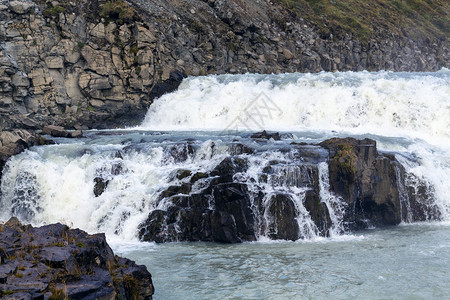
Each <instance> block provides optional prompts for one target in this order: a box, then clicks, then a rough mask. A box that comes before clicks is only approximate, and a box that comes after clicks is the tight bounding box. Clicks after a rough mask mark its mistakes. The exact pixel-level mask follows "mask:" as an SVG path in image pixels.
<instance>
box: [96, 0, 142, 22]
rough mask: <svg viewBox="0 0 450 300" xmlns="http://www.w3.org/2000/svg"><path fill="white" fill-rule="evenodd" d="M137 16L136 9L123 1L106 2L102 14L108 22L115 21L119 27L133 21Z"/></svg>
mask: <svg viewBox="0 0 450 300" xmlns="http://www.w3.org/2000/svg"><path fill="white" fill-rule="evenodd" d="M135 14H136V11H135V10H134V8H132V7H131V6H130V5H128V4H127V3H125V2H123V1H121V0H116V1H108V2H106V3H105V4H104V5H103V6H102V10H101V12H100V16H101V17H102V18H105V20H106V21H107V22H111V21H113V22H116V23H117V24H119V25H122V24H124V23H130V22H131V21H133V19H134V17H135Z"/></svg>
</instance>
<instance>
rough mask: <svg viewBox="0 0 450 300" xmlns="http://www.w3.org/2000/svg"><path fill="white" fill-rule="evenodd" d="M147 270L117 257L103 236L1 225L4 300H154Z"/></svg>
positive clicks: (55, 228)
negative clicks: (65, 299)
mask: <svg viewBox="0 0 450 300" xmlns="http://www.w3.org/2000/svg"><path fill="white" fill-rule="evenodd" d="M153 292H154V288H153V284H152V278H151V275H150V273H149V272H148V271H147V268H146V267H145V266H140V265H136V264H135V263H134V262H133V261H131V260H128V259H126V258H121V257H118V256H115V255H114V253H113V251H112V250H111V248H110V247H109V246H108V244H107V243H106V239H105V236H104V234H95V235H89V234H87V233H86V232H84V231H81V230H79V229H69V228H68V227H67V226H65V225H62V224H52V225H47V226H42V227H32V226H30V225H22V224H21V223H20V222H19V221H18V220H17V219H16V218H11V219H10V220H9V221H8V222H7V223H5V224H4V225H0V296H1V297H2V299H47V298H49V297H50V298H52V299H64V298H66V297H67V298H68V299H116V298H120V299H152V295H153Z"/></svg>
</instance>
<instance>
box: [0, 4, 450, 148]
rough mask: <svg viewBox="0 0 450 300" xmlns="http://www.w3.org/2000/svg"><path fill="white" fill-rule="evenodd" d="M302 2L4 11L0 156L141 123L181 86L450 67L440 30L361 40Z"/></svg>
mask: <svg viewBox="0 0 450 300" xmlns="http://www.w3.org/2000/svg"><path fill="white" fill-rule="evenodd" d="M300 2H302V1H292V3H291V2H286V1H284V2H283V1H281V2H279V3H272V2H268V1H257V2H255V1H252V0H242V1H236V0H219V1H213V0H209V1H200V0H196V1H190V2H185V1H167V0H154V1H143V0H130V1H129V2H123V1H112V2H106V1H104V0H94V1H87V0H80V1H77V2H69V1H52V2H51V3H50V2H45V1H42V0H39V1H34V2H33V1H31V0H19V1H6V0H3V1H1V2H0V93H1V96H0V128H1V133H0V153H3V154H5V155H6V156H8V155H11V154H13V153H16V152H18V151H20V150H21V148H23V147H26V146H27V145H29V144H30V143H36V142H37V141H38V139H37V138H36V136H35V135H34V130H37V129H41V128H42V127H43V126H44V125H46V124H54V125H62V126H65V127H66V128H69V129H70V128H77V129H82V128H106V127H117V126H123V125H133V124H137V123H139V122H140V120H141V119H142V117H143V116H144V115H145V113H146V110H147V108H148V106H149V105H150V104H151V102H152V99H154V98H155V97H157V96H159V95H161V94H163V93H165V92H167V91H170V90H173V89H175V88H176V87H177V86H178V84H179V83H180V82H181V80H182V78H183V76H185V75H204V74H211V73H244V72H259V73H280V72H295V71H298V72H318V71H321V70H325V71H336V70H340V71H345V70H355V71H358V70H364V69H366V70H383V69H386V70H395V71H425V70H437V69H439V68H441V67H449V61H450V59H449V50H448V45H449V43H448V37H447V35H448V30H447V31H445V28H444V33H443V34H442V35H439V33H437V34H434V33H433V34H431V33H430V34H429V37H427V35H426V34H425V35H422V36H421V37H420V38H414V39H413V38H411V37H410V35H408V34H406V33H405V34H401V33H398V32H399V31H398V30H397V31H395V30H394V29H393V28H394V27H395V26H394V25H396V24H393V25H391V27H387V28H384V29H383V28H379V29H378V28H375V29H374V28H372V31H370V30H369V31H367V32H365V33H366V34H365V35H364V36H360V35H359V33H358V32H356V31H354V30H353V31H352V30H351V28H350V29H346V28H345V24H337V25H336V26H335V27H336V28H337V29H336V28H334V27H333V26H332V25H330V24H328V25H327V24H325V23H324V24H319V23H320V22H321V20H326V16H324V15H322V14H320V12H317V13H316V15H314V13H312V12H311V11H309V12H308V11H304V10H303V11H302V10H301V7H300V6H299V5H300V4H299V3H300ZM303 2H304V1H303ZM338 2H339V1H338ZM336 7H338V6H337V4H336ZM313 8H316V9H317V7H313ZM326 9H328V8H326V7H324V8H323V12H324V13H325V12H327V10H326ZM390 10H392V8H390V7H387V8H386V12H388V13H391V11H390ZM442 10H443V12H440V15H439V16H442V15H444V16H445V12H446V11H448V5H447V4H445V3H444V4H443V5H442ZM331 11H332V12H333V11H334V10H331ZM327 13H328V12H327ZM354 15H355V16H356V14H354ZM312 16H320V18H318V17H315V18H313V17H312ZM303 17H304V18H303ZM329 18H331V19H330V20H328V21H330V22H331V21H333V19H332V18H334V15H333V14H331V15H329ZM433 18H434V17H433ZM394 19H395V16H394ZM355 20H356V21H358V19H355ZM369 21H370V20H369ZM314 22H316V24H314ZM330 22H329V23H330ZM424 22H425V21H424ZM331 23H332V22H331ZM399 24H400V23H399ZM427 24H428V23H427ZM356 25H358V24H356ZM327 26H328V27H327ZM361 26H362V28H363V29H364V28H366V27H367V26H366V25H365V24H362V25H361ZM364 26H366V27H364ZM374 26H375V25H374ZM399 26H400V25H399ZM356 27H358V26H356ZM324 28H325V29H324ZM333 28H334V29H333ZM338 29H339V30H338ZM400 32H401V31H400ZM446 34H447V35H446Z"/></svg>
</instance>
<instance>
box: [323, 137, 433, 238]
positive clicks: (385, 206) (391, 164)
mask: <svg viewBox="0 0 450 300" xmlns="http://www.w3.org/2000/svg"><path fill="white" fill-rule="evenodd" d="M320 145H321V146H323V147H325V148H327V149H329V151H330V161H329V174H330V186H331V190H332V191H333V192H335V193H336V194H337V195H339V196H340V197H342V199H343V200H344V201H345V202H346V203H347V212H346V214H345V218H344V219H345V222H346V223H347V224H348V227H349V229H352V230H355V229H361V228H366V227H367V226H383V225H384V226H385V225H396V224H399V223H400V222H401V221H402V208H401V207H402V205H401V203H400V201H401V199H400V198H401V197H404V196H405V194H406V193H405V192H403V191H402V192H401V191H400V190H399V184H403V182H404V178H403V176H402V175H401V174H402V173H404V168H403V167H402V166H401V165H400V164H399V163H398V161H397V160H396V159H395V157H394V156H391V155H387V154H381V153H378V151H377V149H376V142H375V141H373V140H370V139H364V140H356V139H353V138H346V139H339V138H334V139H330V140H327V141H324V142H322V143H321V144H320ZM397 170H399V172H397ZM429 194H430V193H428V195H429ZM414 198H415V197H411V200H408V201H412V202H411V203H417V202H415V201H416V200H415V199H414ZM428 202H431V201H428ZM413 206H414V207H415V208H417V209H416V211H415V215H421V214H422V215H423V214H426V213H427V212H430V214H431V215H434V219H436V218H438V216H436V214H433V213H431V211H433V209H432V208H430V209H426V207H421V208H419V206H417V205H415V204H414V205H413ZM424 210H425V211H424ZM403 215H404V214H403ZM419 219H420V217H419Z"/></svg>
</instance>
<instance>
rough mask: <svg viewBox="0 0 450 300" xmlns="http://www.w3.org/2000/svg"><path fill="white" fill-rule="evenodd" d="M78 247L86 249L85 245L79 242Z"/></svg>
mask: <svg viewBox="0 0 450 300" xmlns="http://www.w3.org/2000/svg"><path fill="white" fill-rule="evenodd" d="M77 247H80V248H84V247H85V246H84V244H83V243H82V242H78V243H77Z"/></svg>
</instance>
